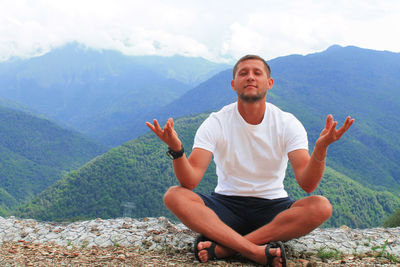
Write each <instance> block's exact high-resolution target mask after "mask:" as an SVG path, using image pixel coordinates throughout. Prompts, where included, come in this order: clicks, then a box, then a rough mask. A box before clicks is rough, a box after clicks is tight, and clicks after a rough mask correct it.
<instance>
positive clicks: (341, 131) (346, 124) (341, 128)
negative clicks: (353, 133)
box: [338, 116, 354, 136]
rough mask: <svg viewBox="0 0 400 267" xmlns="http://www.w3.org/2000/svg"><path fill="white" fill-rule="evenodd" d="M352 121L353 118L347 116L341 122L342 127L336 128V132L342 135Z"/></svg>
mask: <svg viewBox="0 0 400 267" xmlns="http://www.w3.org/2000/svg"><path fill="white" fill-rule="evenodd" d="M353 122H354V119H350V116H348V117H347V118H346V120H345V122H344V123H343V125H342V127H340V129H339V130H338V134H340V136H341V135H343V134H344V133H345V132H346V131H347V130H348V129H349V128H350V126H351V125H352V124H353Z"/></svg>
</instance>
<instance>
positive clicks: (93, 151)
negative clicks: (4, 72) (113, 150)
mask: <svg viewBox="0 0 400 267" xmlns="http://www.w3.org/2000/svg"><path fill="white" fill-rule="evenodd" d="M104 151H105V148H104V147H103V146H101V145H98V144H96V143H94V142H92V141H90V140H88V139H87V138H85V137H83V136H82V135H80V134H78V133H76V132H73V131H70V130H66V129H63V128H61V127H59V126H57V125H56V124H54V123H53V122H51V121H50V120H48V119H45V118H42V117H38V116H36V115H33V114H31V113H30V114H28V113H25V112H21V111H16V110H13V109H10V108H5V107H3V106H0V210H1V209H3V210H9V209H10V208H11V207H13V206H16V205H17V204H18V203H22V202H24V201H27V200H30V199H32V197H33V196H34V195H36V194H38V193H39V192H41V191H42V190H44V189H45V188H46V187H48V186H49V185H51V184H53V183H54V181H56V180H57V179H59V178H61V177H62V175H64V174H65V173H67V172H68V171H71V170H73V169H76V168H78V167H80V166H82V165H83V164H84V163H86V162H87V161H89V160H90V159H92V158H93V157H95V156H97V155H99V154H101V153H103V152H104Z"/></svg>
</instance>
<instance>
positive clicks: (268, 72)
mask: <svg viewBox="0 0 400 267" xmlns="http://www.w3.org/2000/svg"><path fill="white" fill-rule="evenodd" d="M249 59H256V60H260V61H262V62H263V63H264V65H265V71H266V72H267V75H268V77H271V68H270V67H269V65H268V63H267V61H265V60H264V59H263V58H262V57H260V56H257V55H246V56H244V57H241V58H240V59H239V60H238V62H236V64H235V66H234V67H233V79H235V75H236V71H237V68H238V65H239V63H240V62H242V61H245V60H249Z"/></svg>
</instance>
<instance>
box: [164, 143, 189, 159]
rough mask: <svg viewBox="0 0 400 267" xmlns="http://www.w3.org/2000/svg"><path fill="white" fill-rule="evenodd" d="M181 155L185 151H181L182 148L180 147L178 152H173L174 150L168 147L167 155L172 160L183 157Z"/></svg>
mask: <svg viewBox="0 0 400 267" xmlns="http://www.w3.org/2000/svg"><path fill="white" fill-rule="evenodd" d="M183 153H185V150H184V149H183V146H182V149H181V150H179V151H174V150H172V149H171V148H170V147H168V151H167V155H168V157H170V158H171V159H172V160H174V159H178V158H180V157H182V156H183Z"/></svg>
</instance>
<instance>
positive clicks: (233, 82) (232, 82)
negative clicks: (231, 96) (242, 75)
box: [231, 80, 236, 91]
mask: <svg viewBox="0 0 400 267" xmlns="http://www.w3.org/2000/svg"><path fill="white" fill-rule="evenodd" d="M231 86H232V89H233V91H236V90H235V80H231Z"/></svg>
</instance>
